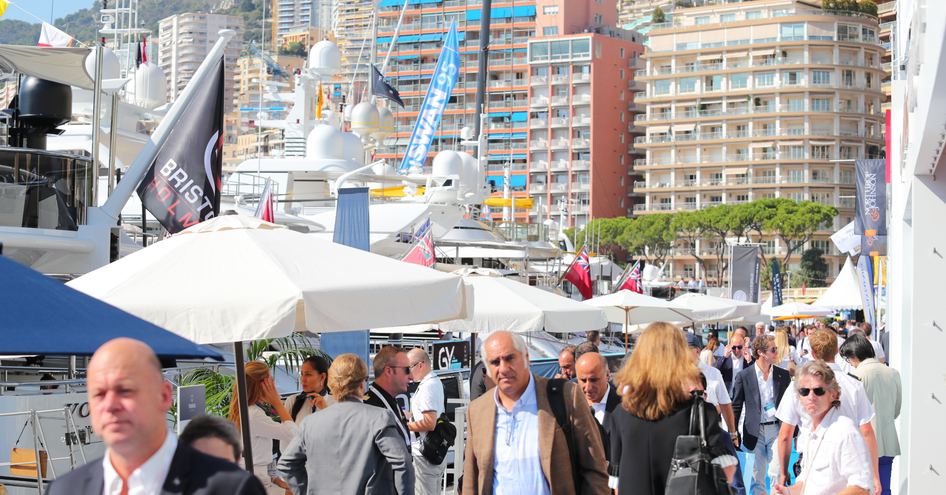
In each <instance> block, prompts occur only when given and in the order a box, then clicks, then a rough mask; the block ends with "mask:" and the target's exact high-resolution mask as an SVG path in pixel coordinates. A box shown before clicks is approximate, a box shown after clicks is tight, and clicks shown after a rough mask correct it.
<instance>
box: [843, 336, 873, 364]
mask: <svg viewBox="0 0 946 495" xmlns="http://www.w3.org/2000/svg"><path fill="white" fill-rule="evenodd" d="M840 353H841V357H843V358H844V359H850V358H855V359H857V360H858V361H864V360H867V359H870V358H872V357H875V354H874V346H873V345H871V343H870V340H867V337H866V336H864V334H862V333H860V332H856V333H853V334H851V336H850V337H848V338H847V340H845V341H844V343H843V344H841V349H840Z"/></svg>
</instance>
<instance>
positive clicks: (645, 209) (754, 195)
mask: <svg viewBox="0 0 946 495" xmlns="http://www.w3.org/2000/svg"><path fill="white" fill-rule="evenodd" d="M820 4H821V2H819V1H809V0H759V1H754V2H745V3H732V4H721V5H714V6H708V7H699V8H692V9H677V10H676V11H675V13H674V16H673V22H670V23H666V24H664V25H657V26H654V27H653V29H652V30H651V31H650V48H651V50H650V51H649V52H648V53H646V54H645V55H644V58H645V60H646V63H647V68H646V69H645V70H642V71H640V73H639V74H638V78H639V80H641V81H644V82H646V91H643V92H641V93H640V94H639V95H637V96H638V97H637V101H638V102H642V103H645V104H646V107H647V112H646V114H644V115H639V116H638V118H637V122H638V123H639V124H642V125H644V126H645V127H646V130H647V132H646V135H645V136H641V137H638V138H636V139H635V144H636V146H637V147H638V149H640V150H643V151H644V152H645V153H646V157H645V158H643V159H639V160H636V161H635V164H634V169H635V171H637V172H639V173H641V174H643V176H644V179H643V180H642V181H639V182H637V183H636V184H634V191H636V192H640V193H643V195H644V202H643V203H642V204H640V205H637V206H635V207H634V213H635V214H650V213H666V212H672V211H681V210H696V209H700V208H705V207H708V206H713V205H718V204H734V203H742V202H747V201H752V200H756V199H761V198H777V197H781V198H791V199H795V200H811V201H819V202H822V203H825V204H829V205H833V206H835V207H837V208H838V210H839V212H840V213H839V216H838V218H836V219H835V222H834V225H833V226H832V227H833V229H837V228H840V227H842V226H844V225H845V224H847V223H848V222H850V221H851V220H852V219H853V217H854V211H853V208H854V190H855V186H854V162H853V160H854V159H856V158H869V157H878V156H880V154H881V150H882V149H883V144H884V141H883V122H884V121H883V111H882V101H883V93H881V81H882V80H883V78H884V71H883V69H882V67H881V60H882V57H883V53H884V49H883V48H882V47H881V46H880V44H879V41H878V20H877V18H876V17H873V16H868V15H864V14H860V13H849V14H836V13H827V12H824V11H823V10H822V9H821V5H820ZM833 229H832V230H825V231H824V232H822V233H820V234H819V235H818V236H817V237H816V240H814V241H812V242H811V243H810V246H807V247H818V248H821V249H822V250H824V251H825V252H826V253H827V254H828V256H826V259H827V261H828V264H829V270H830V274H831V275H832V276H833V275H834V274H836V273H837V271H838V270H839V267H840V263H841V262H842V261H843V260H842V259H841V257H840V256H838V253H837V251H836V249H835V248H834V246H833V245H832V243H831V242H830V240H828V236H829V235H830V234H831V233H832V232H833ZM706 247H707V246H701V245H699V243H698V245H696V246H680V248H681V249H680V250H679V251H678V252H677V253H676V254H675V255H674V256H673V258H672V264H671V265H672V266H671V273H672V274H673V275H674V276H684V277H693V276H697V277H698V276H705V275H704V274H702V273H699V266H697V265H698V264H697V263H695V259H694V258H693V257H692V256H690V255H687V254H684V252H685V251H686V250H695V251H696V252H703V251H704V249H705V248H706ZM763 249H764V250H765V251H766V252H767V253H768V254H773V255H777V254H783V253H784V252H785V246H782V245H781V244H780V242H779V241H778V240H777V239H769V240H766V241H765V245H764V246H763ZM706 268H707V271H708V272H709V274H713V273H715V266H714V265H713V261H708V265H707V267H706Z"/></svg>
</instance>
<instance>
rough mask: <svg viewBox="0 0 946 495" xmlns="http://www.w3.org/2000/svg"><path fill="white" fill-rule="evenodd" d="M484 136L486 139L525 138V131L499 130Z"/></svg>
mask: <svg viewBox="0 0 946 495" xmlns="http://www.w3.org/2000/svg"><path fill="white" fill-rule="evenodd" d="M486 137H487V138H488V139H525V138H526V133H524V132H512V133H508V132H501V133H493V134H488V135H487V136H486Z"/></svg>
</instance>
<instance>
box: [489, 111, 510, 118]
mask: <svg viewBox="0 0 946 495" xmlns="http://www.w3.org/2000/svg"><path fill="white" fill-rule="evenodd" d="M510 115H512V112H490V113H489V116H490V117H491V118H492V117H509V116H510Z"/></svg>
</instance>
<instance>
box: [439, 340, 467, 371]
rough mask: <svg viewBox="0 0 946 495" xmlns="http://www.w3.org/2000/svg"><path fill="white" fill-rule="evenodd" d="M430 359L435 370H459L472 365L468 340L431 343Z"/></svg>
mask: <svg viewBox="0 0 946 495" xmlns="http://www.w3.org/2000/svg"><path fill="white" fill-rule="evenodd" d="M431 351H432V352H431V355H430V360H431V361H433V365H434V369H435V370H459V369H462V368H466V367H471V368H472V367H473V364H475V363H472V362H471V361H470V341H469V340H444V341H439V342H434V343H432V344H431Z"/></svg>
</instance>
